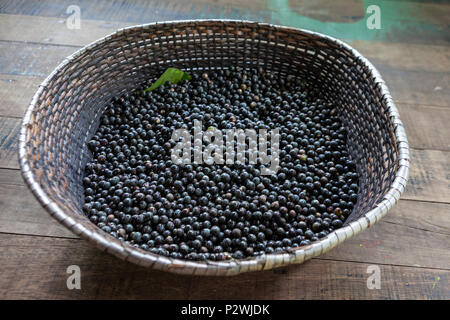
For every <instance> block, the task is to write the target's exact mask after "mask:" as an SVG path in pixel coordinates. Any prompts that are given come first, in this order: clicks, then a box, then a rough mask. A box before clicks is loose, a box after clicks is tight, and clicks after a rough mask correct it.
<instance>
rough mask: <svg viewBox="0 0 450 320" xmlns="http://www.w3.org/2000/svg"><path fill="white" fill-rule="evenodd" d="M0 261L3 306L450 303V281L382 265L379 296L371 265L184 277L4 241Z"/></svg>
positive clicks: (80, 251)
mask: <svg viewBox="0 0 450 320" xmlns="http://www.w3.org/2000/svg"><path fill="white" fill-rule="evenodd" d="M0 260H1V261H2V277H0V298H1V299H6V298H7V299H23V298H31V299H80V298H82V299H113V298H114V299H405V298H408V299H445V298H447V299H448V286H449V276H450V271H448V270H439V269H426V268H414V267H399V266H389V265H379V267H380V271H381V273H380V274H381V289H380V290H369V289H367V277H368V276H369V274H368V273H367V267H368V266H369V264H366V263H355V262H342V261H330V260H325V259H313V260H311V261H308V262H306V263H305V264H303V265H299V266H290V267H288V268H284V269H278V270H273V271H265V272H258V273H252V274H244V275H240V276H236V277H232V278H204V277H202V278H199V277H185V276H178V275H172V274H168V273H162V272H158V271H152V270H147V269H143V268H141V267H137V266H134V265H131V264H129V263H126V262H123V261H120V260H118V259H116V258H114V257H112V256H110V255H108V254H106V253H102V252H99V251H98V250H97V249H94V248H92V247H91V246H89V245H88V244H87V243H85V242H84V241H81V240H76V239H54V238H46V237H35V236H17V235H16V236H12V235H4V234H0ZM69 265H78V266H79V267H80V269H81V290H68V289H67V287H66V281H67V277H68V276H69V275H68V274H67V273H66V270H67V267H68V266H69ZM18 266H20V268H18ZM438 277H439V281H438V280H437V279H438Z"/></svg>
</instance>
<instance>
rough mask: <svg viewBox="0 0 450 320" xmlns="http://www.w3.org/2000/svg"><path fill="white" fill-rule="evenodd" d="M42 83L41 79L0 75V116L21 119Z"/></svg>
mask: <svg viewBox="0 0 450 320" xmlns="http://www.w3.org/2000/svg"><path fill="white" fill-rule="evenodd" d="M42 81H43V78H40V77H32V76H31V77H27V76H16V75H10V74H0V116H6V117H17V118H21V117H22V116H23V115H24V113H25V110H26V109H27V108H28V105H29V104H30V102H31V98H32V97H33V95H34V93H35V92H36V91H37V89H38V87H39V84H40V83H41V82H42Z"/></svg>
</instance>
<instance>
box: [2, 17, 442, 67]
mask: <svg viewBox="0 0 450 320" xmlns="http://www.w3.org/2000/svg"><path fill="white" fill-rule="evenodd" d="M82 23H83V25H82V27H81V28H80V29H69V28H67V26H66V24H65V21H64V20H61V19H60V18H49V17H38V16H23V15H8V14H0V30H2V31H0V40H2V42H7V45H8V44H9V45H13V47H12V48H11V49H13V50H14V49H15V50H19V48H20V46H21V44H19V43H16V42H26V43H27V46H29V47H30V48H33V47H34V46H36V48H35V50H37V51H39V50H42V47H41V46H43V45H48V44H53V45H57V46H63V47H64V46H65V47H67V46H69V47H77V48H79V47H82V46H85V45H87V44H88V43H90V42H92V41H95V40H97V39H99V38H101V37H104V36H106V35H108V34H110V33H112V32H114V31H116V30H117V29H119V28H122V27H127V26H130V25H133V24H130V23H126V22H120V21H96V20H88V19H82ZM24 30H27V32H24ZM11 41H13V42H14V44H11V43H10V42H11ZM348 42H349V44H350V45H351V46H353V47H354V48H355V49H357V50H358V51H360V52H361V53H362V54H363V55H364V56H366V57H367V58H369V60H371V61H372V62H373V63H374V64H375V66H376V67H384V68H394V69H396V70H404V71H407V70H412V71H427V72H449V71H450V53H449V50H448V46H447V45H430V44H427V45H424V44H415V43H402V42H396V43H392V42H379V41H378V42H377V41H364V40H348ZM4 45H5V44H4V43H1V44H0V52H2V51H1V50H2V46H4ZM47 49H48V50H49V53H50V57H52V56H58V54H59V52H60V51H65V50H66V49H65V48H64V49H63V48H55V47H54V46H49V47H48V48H47ZM75 49H76V48H74V49H72V51H75ZM3 50H4V51H5V52H4V55H5V57H6V58H8V56H7V55H6V54H7V52H8V50H5V49H4V48H3ZM55 51H56V52H55ZM387 53H389V54H387ZM44 62H46V61H44ZM16 72H17V71H16Z"/></svg>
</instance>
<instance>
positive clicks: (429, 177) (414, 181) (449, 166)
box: [402, 150, 450, 203]
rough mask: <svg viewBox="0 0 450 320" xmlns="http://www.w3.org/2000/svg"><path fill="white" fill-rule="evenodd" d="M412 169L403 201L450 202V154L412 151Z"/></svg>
mask: <svg viewBox="0 0 450 320" xmlns="http://www.w3.org/2000/svg"><path fill="white" fill-rule="evenodd" d="M410 152H411V167H410V170H409V179H408V184H407V186H406V191H405V193H404V194H403V195H402V198H403V199H412V200H423V201H435V202H446V203H449V202H450V162H449V158H450V154H449V152H444V151H435V150H410Z"/></svg>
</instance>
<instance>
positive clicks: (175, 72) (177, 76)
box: [144, 68, 191, 92]
mask: <svg viewBox="0 0 450 320" xmlns="http://www.w3.org/2000/svg"><path fill="white" fill-rule="evenodd" d="M181 80H191V76H190V75H189V74H188V73H187V72H184V71H182V70H180V69H177V68H168V69H167V70H166V71H164V73H163V74H162V75H161V76H160V77H159V78H158V80H156V81H155V82H154V83H153V84H152V85H151V86H150V87H148V88H147V89H145V90H144V91H146V92H147V91H153V90H155V89H156V88H158V87H159V86H161V85H163V84H165V83H166V82H167V81H170V82H172V83H178V82H180V81H181Z"/></svg>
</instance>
